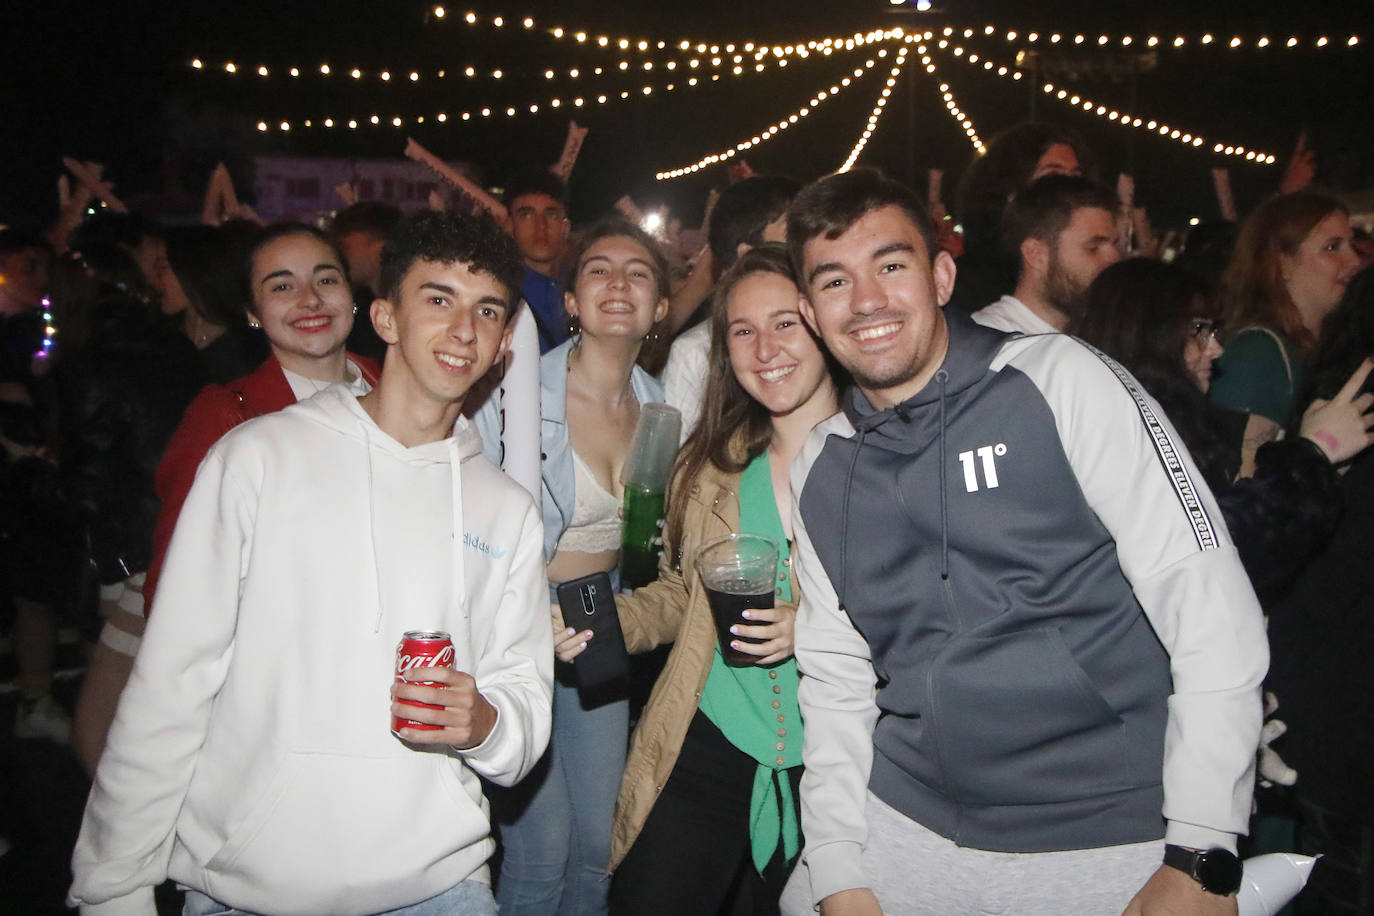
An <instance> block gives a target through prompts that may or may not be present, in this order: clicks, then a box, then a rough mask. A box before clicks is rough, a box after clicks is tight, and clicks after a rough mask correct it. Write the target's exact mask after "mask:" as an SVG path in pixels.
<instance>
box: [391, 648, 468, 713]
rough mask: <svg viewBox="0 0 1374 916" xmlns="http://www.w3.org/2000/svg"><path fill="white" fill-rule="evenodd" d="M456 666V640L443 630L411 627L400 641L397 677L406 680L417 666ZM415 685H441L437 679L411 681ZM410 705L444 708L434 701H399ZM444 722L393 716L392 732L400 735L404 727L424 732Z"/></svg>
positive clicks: (397, 656)
mask: <svg viewBox="0 0 1374 916" xmlns="http://www.w3.org/2000/svg"><path fill="white" fill-rule="evenodd" d="M452 667H453V639H452V638H450V637H449V635H448V634H447V633H445V632H443V631H442V630H407V631H406V632H405V634H404V635H403V636H402V637H401V641H400V642H399V643H397V644H396V680H397V681H404V680H405V673H406V672H407V671H411V670H413V669H415V668H452ZM408 683H411V684H423V685H424V686H426V687H438V686H439V685H438V684H437V683H435V682H434V681H409V682H408ZM396 702H398V703H404V704H406V705H407V706H422V707H424V708H425V709H443V707H442V706H435V705H434V704H432V703H420V702H418V701H416V700H397V701H396ZM442 727H443V726H441V725H430V724H429V723H428V722H416V721H414V720H411V719H406V718H403V717H402V716H392V717H391V733H392V734H393V735H396V736H397V737H399V736H400V731H401V729H403V728H414V729H420V730H422V731H437V730H438V729H440V728H442Z"/></svg>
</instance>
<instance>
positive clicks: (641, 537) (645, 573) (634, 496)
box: [620, 404, 682, 588]
mask: <svg viewBox="0 0 1374 916" xmlns="http://www.w3.org/2000/svg"><path fill="white" fill-rule="evenodd" d="M681 432H682V414H681V413H680V412H679V411H678V409H677V408H676V407H670V406H669V405H667V404H644V405H641V406H640V408H639V423H638V424H637V425H636V426H635V438H634V442H632V443H631V444H630V455H629V457H628V458H626V459H625V467H624V469H623V470H622V472H621V481H620V482H621V483H623V484H624V485H625V502H624V508H623V515H624V518H623V519H622V521H623V529H622V530H623V534H622V536H621V550H620V584H621V586H622V587H624V588H643V587H644V586H646V585H648V584H649V583H650V582H652V581H654V580H655V579H657V578H658V555H659V554H660V553H662V552H663V494H664V493H665V492H666V491H667V489H668V475H669V474H670V473H672V470H673V459H674V458H676V457H677V446H678V440H679V438H680V437H681Z"/></svg>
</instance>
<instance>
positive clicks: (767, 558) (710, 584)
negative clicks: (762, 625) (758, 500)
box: [697, 534, 778, 665]
mask: <svg viewBox="0 0 1374 916" xmlns="http://www.w3.org/2000/svg"><path fill="white" fill-rule="evenodd" d="M697 574H698V575H700V576H701V584H702V585H704V586H705V587H706V598H707V601H708V602H709V603H710V605H711V616H712V617H713V618H714V619H715V622H716V636H717V638H718V639H719V640H720V654H721V655H722V656H724V657H725V661H726V662H727V663H729V664H731V665H752V664H754V663H755V662H757V661H758V657H757V656H753V655H748V654H746V653H744V652H740V651H737V650H735V649H732V648H730V643H731V642H732V641H736V642H744V643H754V644H756V645H757V644H758V643H762V642H766V640H763V639H754V638H750V637H745V636H736V635H734V634H733V633H731V632H730V628H731V627H732V626H735V625H736V624H743V625H746V626H749V625H757V624H758V621H756V620H755V621H750V620H747V619H746V618H745V617H743V616H742V614H743V612H744V611H747V610H750V609H752V608H771V607H772V606H773V589H774V587H775V584H774V583H775V580H776V579H777V577H778V545H777V542H776V541H774V540H773V539H772V538H769V537H764V536H762V535H758V534H732V535H730V536H729V537H724V538H721V539H720V540H718V541H712V542H711V543H709V544H707V545H706V546H705V547H703V548H702V549H701V552H700V553H698V554H697Z"/></svg>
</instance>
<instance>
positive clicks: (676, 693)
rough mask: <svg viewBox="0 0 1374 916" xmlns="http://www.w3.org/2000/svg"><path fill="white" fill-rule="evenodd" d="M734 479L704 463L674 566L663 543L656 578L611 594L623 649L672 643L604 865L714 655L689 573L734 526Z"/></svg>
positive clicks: (665, 761) (647, 794)
mask: <svg viewBox="0 0 1374 916" xmlns="http://www.w3.org/2000/svg"><path fill="white" fill-rule="evenodd" d="M739 481H740V475H739V474H726V473H724V472H722V471H721V470H719V469H718V468H716V467H715V466H714V465H711V464H707V466H706V468H705V470H703V471H702V473H701V476H700V477H699V478H698V480H697V482H696V483H695V484H694V485H693V486H692V488H691V490H690V492H689V493H688V494H687V499H688V504H687V510H686V515H685V517H684V519H683V525H682V545H681V548H682V569H681V571H678V570H675V569H673V568H672V564H671V563H670V562H669V559H668V558H669V557H671V556H673V551H675V550H677V549H678V545H676V544H666V545H665V546H664V550H663V559H662V560H661V561H660V563H659V578H658V581H657V582H654V583H653V584H652V585H649V586H647V587H645V588H641V589H638V590H637V591H635V592H634V594H632V595H617V596H616V608H617V610H618V611H619V612H620V625H621V628H622V629H623V630H624V632H625V645H626V647H627V648H628V649H629V650H630V651H631V652H647V651H648V650H650V649H652V648H654V647H655V646H660V645H663V644H665V643H669V642H671V643H674V645H673V650H672V652H671V653H670V654H669V655H668V661H667V663H666V664H665V665H664V667H663V673H662V674H660V675H659V678H658V681H657V683H655V684H654V689H653V693H651V694H650V695H649V702H648V704H647V705H646V706H645V707H644V712H643V714H642V715H641V716H640V720H639V725H638V727H637V728H636V729H635V733H634V739H633V741H632V742H631V746H630V757H629V760H628V761H627V762H626V764H625V777H624V779H623V781H622V782H621V784H620V797H619V799H618V800H617V801H616V805H615V820H614V821H613V822H612V825H611V863H610V868H611V870H612V871H614V870H615V869H616V868H618V867H619V866H620V863H621V862H622V861H624V859H625V854H626V853H627V852H629V851H630V846H631V845H632V844H633V843H634V841H635V837H637V836H638V835H639V831H640V830H641V829H642V828H643V827H644V822H645V820H647V819H648V817H649V810H650V809H651V808H652V807H653V805H654V801H655V799H657V798H658V793H660V792H662V791H663V786H664V785H665V784H666V783H667V782H668V776H669V774H670V773H672V772H673V767H674V766H676V765H677V757H678V753H679V752H680V751H681V750H682V742H683V739H684V738H685V737H686V735H687V726H688V725H689V724H690V723H691V721H692V716H693V715H695V714H696V711H697V707H698V706H699V705H700V704H701V691H702V689H703V688H704V687H705V685H706V676H707V675H708V674H709V673H710V671H711V663H712V660H713V658H714V655H715V647H716V628H715V624H714V622H712V620H711V609H710V607H709V606H708V605H707V603H706V590H705V589H704V588H702V587H701V580H700V579H699V578H698V577H697V575H696V572H695V571H694V570H695V568H696V567H695V563H696V556H697V552H698V551H699V550H700V549H701V547H702V545H704V544H708V543H710V542H711V541H714V540H716V539H717V538H723V537H725V536H726V535H728V534H732V533H734V532H737V531H739V527H740V521H739V495H738V494H739ZM789 562H790V561H789ZM789 572H790V571H789ZM791 584H792V597H793V598H794V599H795V598H797V597H798V596H799V592H798V590H797V582H796V576H795V575H793V576H792V583H791Z"/></svg>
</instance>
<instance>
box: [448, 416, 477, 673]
mask: <svg viewBox="0 0 1374 916" xmlns="http://www.w3.org/2000/svg"><path fill="white" fill-rule="evenodd" d="M448 463H449V472H450V473H449V476H450V478H451V479H452V481H453V562H452V563H451V564H450V567H451V569H452V574H453V581H452V588H453V596H454V598H455V599H457V601H458V616H459V617H461V618H462V620H463V626H465V627H466V626H468V625H469V624H468V600H467V590H466V589H465V588H464V587H463V583H465V582H466V581H467V569H466V567H465V566H464V565H463V563H464V558H463V468H462V463H463V458H462V455H460V454H459V453H458V437H457V436H449V440H448ZM464 635H465V636H466V635H467V634H464ZM464 645H469V646H470V645H472V641H471V640H470V639H469V640H467V641H466V642H465V643H464Z"/></svg>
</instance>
